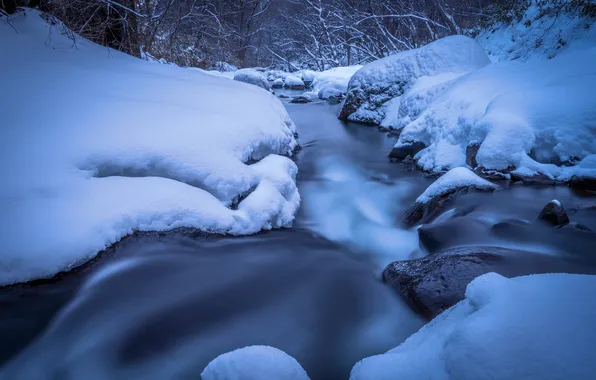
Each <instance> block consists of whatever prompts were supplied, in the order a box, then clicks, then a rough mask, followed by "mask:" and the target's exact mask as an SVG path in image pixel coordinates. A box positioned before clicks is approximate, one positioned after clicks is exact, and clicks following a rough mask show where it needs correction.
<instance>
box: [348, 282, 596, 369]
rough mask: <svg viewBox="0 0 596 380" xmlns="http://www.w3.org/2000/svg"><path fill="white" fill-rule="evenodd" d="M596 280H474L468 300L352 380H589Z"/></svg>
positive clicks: (595, 334)
mask: <svg viewBox="0 0 596 380" xmlns="http://www.w3.org/2000/svg"><path fill="white" fill-rule="evenodd" d="M595 295H596V276H589V275H570V274H540V275H532V276H524V277H517V278H512V279H507V278H504V277H502V276H500V275H498V274H495V273H489V274H485V275H483V276H480V277H478V278H476V279H475V280H474V281H472V282H471V283H470V284H469V285H468V288H467V291H466V299H465V300H463V301H461V302H460V303H458V304H457V305H455V306H454V307H452V308H451V309H449V310H447V311H445V312H443V313H442V314H440V315H439V316H437V317H436V318H435V319H434V320H433V321H431V322H430V323H429V324H427V325H426V326H424V327H423V328H422V329H420V331H418V332H417V333H415V334H414V335H412V336H411V337H410V338H408V340H406V341H405V342H404V343H403V344H401V345H400V346H398V347H396V348H395V349H393V350H391V351H389V352H388V353H386V354H384V355H378V356H373V357H370V358H367V359H364V360H362V361H361V362H359V363H358V364H356V365H355V366H354V368H353V369H352V374H351V376H350V379H351V380H364V379H366V380H368V379H375V380H384V379H387V380H389V379H391V380H393V379H429V380H430V379H433V380H437V379H440V380H485V379H486V380H489V379H490V380H508V379H519V380H543V379H588V378H591V377H592V376H593V373H594V371H596V363H595V362H594V360H592V350H593V348H594V346H595V345H596V327H595V326H594V323H593V321H594V318H596V297H594V296H595Z"/></svg>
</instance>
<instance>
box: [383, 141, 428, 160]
mask: <svg viewBox="0 0 596 380" xmlns="http://www.w3.org/2000/svg"><path fill="white" fill-rule="evenodd" d="M424 148H426V144H425V143H423V142H421V141H416V142H412V143H409V144H407V145H402V146H399V147H394V148H393V149H391V153H389V158H395V159H397V160H403V159H404V158H406V157H408V156H410V157H414V156H415V155H416V153H418V152H420V151H421V150H422V149H424Z"/></svg>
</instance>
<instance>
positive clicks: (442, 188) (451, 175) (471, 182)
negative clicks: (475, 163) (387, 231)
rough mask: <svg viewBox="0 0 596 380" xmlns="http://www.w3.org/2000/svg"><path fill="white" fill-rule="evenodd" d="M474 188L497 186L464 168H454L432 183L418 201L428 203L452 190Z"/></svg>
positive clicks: (493, 187) (494, 187) (492, 187)
mask: <svg viewBox="0 0 596 380" xmlns="http://www.w3.org/2000/svg"><path fill="white" fill-rule="evenodd" d="M468 186H474V187H476V188H479V189H496V188H497V185H495V184H493V183H491V182H489V181H487V180H485V179H484V178H480V177H479V176H477V175H476V174H474V173H473V172H472V171H471V170H470V169H467V168H464V167H458V168H453V169H451V170H449V171H448V172H447V173H445V174H443V175H442V176H441V177H439V179H437V180H436V181H435V182H433V183H432V185H430V186H429V187H428V188H427V189H426V190H425V191H424V193H422V194H421V195H420V196H419V197H418V198H417V199H416V202H418V203H428V202H430V201H431V200H432V199H433V198H434V197H436V196H437V195H441V194H445V193H448V192H449V191H451V190H454V189H457V188H461V187H468Z"/></svg>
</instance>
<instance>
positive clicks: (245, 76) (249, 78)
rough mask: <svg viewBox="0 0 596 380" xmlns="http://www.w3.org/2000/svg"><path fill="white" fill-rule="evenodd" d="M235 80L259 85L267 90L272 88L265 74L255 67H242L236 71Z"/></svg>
mask: <svg viewBox="0 0 596 380" xmlns="http://www.w3.org/2000/svg"><path fill="white" fill-rule="evenodd" d="M234 80H237V81H240V82H244V83H248V84H252V85H255V86H258V87H261V88H262V89H264V90H267V91H269V90H271V86H270V85H269V81H267V78H266V77H265V75H263V74H261V73H260V72H258V71H257V70H255V69H241V70H238V71H236V73H235V74H234Z"/></svg>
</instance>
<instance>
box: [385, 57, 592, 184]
mask: <svg viewBox="0 0 596 380" xmlns="http://www.w3.org/2000/svg"><path fill="white" fill-rule="evenodd" d="M437 82H439V83H440V84H439V85H438V86H439V87H436V86H431V87H426V88H425V89H424V90H423V91H422V92H420V91H419V90H418V91H416V92H415V93H413V94H411V93H406V94H405V95H403V96H401V97H400V100H399V101H397V100H393V101H392V102H391V106H392V108H393V109H392V110H391V112H390V113H389V114H391V115H392V117H393V119H394V120H393V121H392V122H391V124H392V125H395V126H396V127H397V128H400V127H402V126H404V128H403V130H402V132H401V135H400V138H399V141H398V142H397V144H396V147H399V146H402V145H407V144H411V143H412V142H416V141H419V142H423V143H424V144H425V145H426V146H427V148H426V149H424V150H422V151H421V152H419V153H418V154H417V155H416V157H415V159H417V160H418V165H419V166H420V167H421V168H423V169H424V170H433V171H442V170H445V169H451V168H453V167H458V166H466V147H467V146H469V145H480V148H479V150H478V153H477V155H476V160H477V162H478V165H479V166H481V167H483V168H485V169H492V170H505V169H508V168H514V169H518V170H520V171H521V172H523V173H524V174H526V175H533V174H537V173H542V174H545V175H547V176H549V177H551V178H558V177H560V178H558V179H562V178H563V175H564V174H565V172H568V170H565V169H563V168H560V167H559V166H560V165H561V164H574V163H577V162H578V161H580V160H581V159H583V158H584V157H586V156H588V155H590V154H594V153H596V139H595V138H594V136H595V134H596V98H595V97H594V96H592V94H593V89H594V88H595V86H596V48H591V49H586V50H580V51H577V52H570V53H567V54H562V55H560V56H557V57H556V58H554V59H551V60H533V61H529V62H527V63H523V62H499V63H493V64H490V65H488V66H485V67H483V68H481V69H479V70H477V71H474V72H471V73H469V74H466V75H462V76H460V77H457V78H455V79H452V80H450V81H447V82H444V81H442V80H437ZM422 87H423V88H424V87H425V86H422ZM415 89H416V86H413V90H412V91H415ZM395 108H398V109H395Z"/></svg>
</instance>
